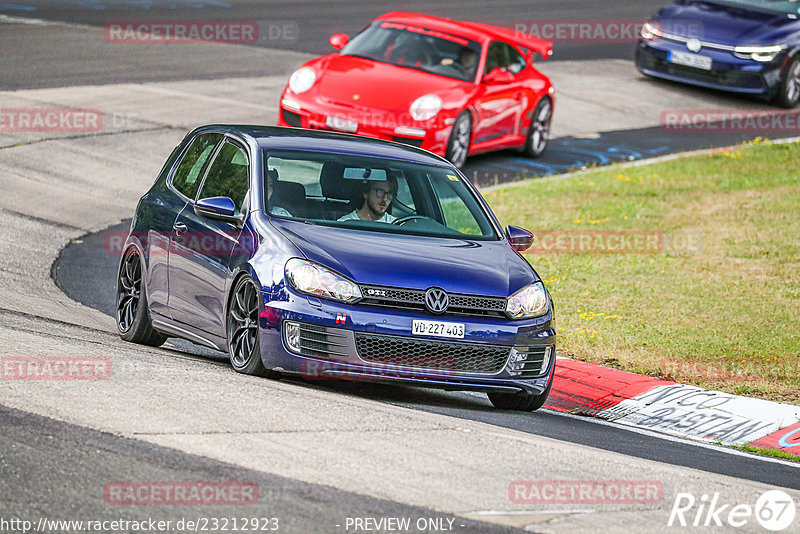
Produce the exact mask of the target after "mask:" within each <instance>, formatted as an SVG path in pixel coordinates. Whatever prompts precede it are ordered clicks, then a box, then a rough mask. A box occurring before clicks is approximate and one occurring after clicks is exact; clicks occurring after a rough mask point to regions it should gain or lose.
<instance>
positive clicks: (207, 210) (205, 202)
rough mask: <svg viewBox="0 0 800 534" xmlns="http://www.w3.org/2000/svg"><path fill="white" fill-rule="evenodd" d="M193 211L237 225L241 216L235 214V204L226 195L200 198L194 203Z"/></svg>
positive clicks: (208, 217)
mask: <svg viewBox="0 0 800 534" xmlns="http://www.w3.org/2000/svg"><path fill="white" fill-rule="evenodd" d="M194 212H195V213H196V214H197V215H199V216H200V217H205V218H207V219H216V220H219V221H225V222H229V223H232V224H235V225H237V226H238V225H239V224H241V222H242V217H241V216H240V215H236V204H234V203H233V200H231V199H230V198H228V197H209V198H201V199H200V200H198V201H197V203H196V204H195V205H194Z"/></svg>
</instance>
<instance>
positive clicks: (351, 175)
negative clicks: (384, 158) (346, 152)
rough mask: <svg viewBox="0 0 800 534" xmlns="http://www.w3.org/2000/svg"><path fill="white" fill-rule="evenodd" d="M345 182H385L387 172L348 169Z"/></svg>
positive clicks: (357, 168) (345, 170)
mask: <svg viewBox="0 0 800 534" xmlns="http://www.w3.org/2000/svg"><path fill="white" fill-rule="evenodd" d="M344 179H345V180H369V181H371V182H385V181H386V171H385V170H383V169H364V168H359V167H346V168H345V169H344Z"/></svg>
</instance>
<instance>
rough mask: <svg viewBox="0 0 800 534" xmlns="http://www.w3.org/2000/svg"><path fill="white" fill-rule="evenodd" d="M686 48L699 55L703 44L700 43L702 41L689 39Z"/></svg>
mask: <svg viewBox="0 0 800 534" xmlns="http://www.w3.org/2000/svg"><path fill="white" fill-rule="evenodd" d="M686 48H688V49H689V51H690V52H694V53H697V52H699V51H700V49H701V48H703V43H701V42H700V39H689V40H688V41H686Z"/></svg>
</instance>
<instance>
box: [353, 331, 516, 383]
mask: <svg viewBox="0 0 800 534" xmlns="http://www.w3.org/2000/svg"><path fill="white" fill-rule="evenodd" d="M356 348H357V350H358V355H359V356H360V357H361V359H362V360H365V361H368V362H372V363H381V364H385V365H396V366H399V367H417V368H423V369H431V370H437V371H445V372H460V373H475V374H497V373H499V372H500V371H501V370H502V369H503V366H505V364H506V361H507V360H508V356H509V354H510V352H511V347H508V346H503V345H484V344H479V343H459V342H452V341H440V340H436V341H432V340H424V339H411V338H407V337H400V336H383V335H378V334H362V333H357V334H356Z"/></svg>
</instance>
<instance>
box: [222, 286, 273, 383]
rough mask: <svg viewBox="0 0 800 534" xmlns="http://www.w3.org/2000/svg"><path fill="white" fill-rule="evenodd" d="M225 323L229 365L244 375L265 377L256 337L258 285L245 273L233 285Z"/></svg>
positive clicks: (265, 371)
mask: <svg viewBox="0 0 800 534" xmlns="http://www.w3.org/2000/svg"><path fill="white" fill-rule="evenodd" d="M227 324H228V356H229V357H230V359H231V365H232V366H233V368H234V369H235V370H236V371H237V372H239V373H244V374H247V375H257V376H266V374H267V369H266V367H264V363H263V362H262V361H261V348H260V345H259V340H258V288H257V287H256V285H255V284H254V283H253V280H252V278H250V277H249V276H247V275H244V276H242V277H241V278H239V280H238V281H237V282H236V285H235V286H234V288H233V293H232V294H231V302H230V305H229V306H228V319H227Z"/></svg>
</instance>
